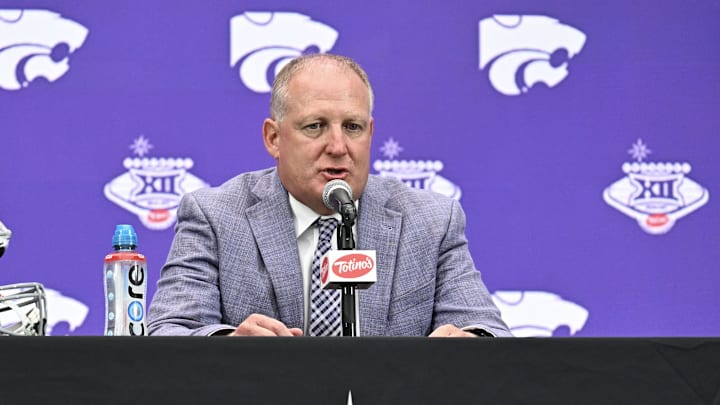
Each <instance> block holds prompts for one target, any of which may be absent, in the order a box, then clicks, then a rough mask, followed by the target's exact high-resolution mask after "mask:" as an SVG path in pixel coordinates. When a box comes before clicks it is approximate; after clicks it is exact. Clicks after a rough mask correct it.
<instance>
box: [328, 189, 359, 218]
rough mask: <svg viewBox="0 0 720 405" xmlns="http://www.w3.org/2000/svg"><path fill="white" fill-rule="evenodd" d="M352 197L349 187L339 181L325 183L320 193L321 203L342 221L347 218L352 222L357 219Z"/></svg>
mask: <svg viewBox="0 0 720 405" xmlns="http://www.w3.org/2000/svg"><path fill="white" fill-rule="evenodd" d="M352 197H353V194H352V189H351V188H350V185H349V184H348V183H347V182H346V181H344V180H340V179H335V180H330V181H329V182H327V184H325V188H324V189H323V193H322V199H323V203H324V204H325V206H326V207H328V208H329V209H331V210H333V211H335V212H337V213H339V214H340V215H342V217H343V220H345V219H346V218H347V219H349V220H351V221H354V220H355V218H356V217H357V210H356V209H355V203H354V202H353V198H352Z"/></svg>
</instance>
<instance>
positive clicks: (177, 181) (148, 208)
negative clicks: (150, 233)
mask: <svg viewBox="0 0 720 405" xmlns="http://www.w3.org/2000/svg"><path fill="white" fill-rule="evenodd" d="M130 148H131V149H132V150H133V151H134V152H135V154H136V155H139V156H141V158H127V159H125V161H124V162H123V165H124V166H125V168H126V169H128V171H127V172H126V173H124V174H122V175H120V176H118V177H116V178H114V179H113V180H112V181H110V182H109V183H108V184H106V185H105V197H107V199H108V200H110V201H112V202H114V203H115V204H117V205H119V206H121V207H123V208H125V209H126V210H128V211H130V212H132V213H134V214H136V215H137V216H138V218H139V219H140V222H142V224H143V225H145V226H146V227H147V228H149V229H153V230H162V229H167V228H169V227H170V226H172V224H173V223H174V222H175V219H176V218H177V207H178V204H180V198H182V196H183V195H184V194H185V193H189V192H191V191H194V190H197V189H199V188H202V187H207V186H208V185H207V184H206V183H205V182H204V181H202V180H201V179H200V178H198V177H196V176H194V175H192V174H191V173H190V172H188V170H190V169H191V168H192V167H193V161H192V159H190V158H159V159H158V158H145V157H142V156H144V155H145V154H146V153H148V152H149V151H150V149H152V148H153V146H152V145H151V144H150V142H148V140H147V139H146V138H145V137H144V136H140V137H138V138H137V139H135V141H134V142H133V144H132V145H130Z"/></svg>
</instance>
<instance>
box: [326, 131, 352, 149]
mask: <svg viewBox="0 0 720 405" xmlns="http://www.w3.org/2000/svg"><path fill="white" fill-rule="evenodd" d="M346 141H347V139H346V137H345V133H344V132H343V128H342V126H341V125H332V126H331V127H330V130H329V131H328V143H327V146H326V147H325V149H326V151H327V153H329V154H331V155H344V154H345V153H347V144H346Z"/></svg>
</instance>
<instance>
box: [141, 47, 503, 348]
mask: <svg viewBox="0 0 720 405" xmlns="http://www.w3.org/2000/svg"><path fill="white" fill-rule="evenodd" d="M372 109H373V93H372V88H371V86H370V82H369V80H368V78H367V75H366V73H365V72H364V71H363V70H362V68H360V66H359V65H357V64H356V63H355V62H354V61H352V60H351V59H349V58H345V57H341V56H336V55H329V54H317V55H308V56H303V57H300V58H297V59H295V60H293V61H291V62H290V63H289V64H288V65H287V66H285V67H284V68H283V69H282V71H281V72H280V73H279V74H278V76H277V78H276V80H275V83H274V85H273V91H272V95H271V118H268V119H266V120H265V122H264V123H263V140H264V143H265V147H266V149H267V151H268V153H270V155H271V156H272V157H273V158H274V159H275V160H276V161H277V166H276V167H275V168H271V169H266V170H261V171H256V172H251V173H245V174H241V175H239V176H237V177H235V178H233V179H231V180H229V181H228V182H226V183H225V184H223V185H221V186H219V187H216V188H209V189H202V190H198V191H196V192H193V193H190V194H188V195H185V196H184V198H183V199H182V202H181V203H180V207H179V209H178V223H177V226H176V234H175V239H174V241H173V245H172V249H171V251H170V254H169V257H168V260H167V263H166V264H165V266H164V267H163V269H162V274H161V277H160V280H159V281H158V289H157V292H156V294H155V296H154V298H153V300H152V304H151V306H150V309H149V313H148V329H149V333H150V334H153V335H239V336H300V335H308V334H314V333H310V332H311V328H310V327H309V321H308V319H310V318H311V312H312V309H311V308H313V306H314V303H312V304H311V303H310V301H311V300H310V294H311V293H310V290H311V281H310V279H311V272H312V269H311V262H312V260H313V257H312V256H313V251H314V250H315V244H316V243H317V241H318V235H319V233H320V231H319V230H318V227H317V226H316V223H317V220H318V218H329V217H334V216H337V214H335V213H334V212H333V211H332V210H329V209H328V208H327V207H326V206H325V205H324V203H323V201H322V191H323V188H324V187H325V185H326V184H327V182H328V181H330V180H333V179H342V180H344V181H346V182H347V183H348V184H349V185H350V187H351V188H352V191H353V195H354V198H356V199H357V200H356V205H357V207H358V217H357V223H356V226H355V227H354V229H353V233H354V234H355V235H356V239H357V243H358V248H359V249H368V250H376V251H377V260H376V266H377V282H376V283H375V284H374V285H372V286H371V287H370V288H369V289H367V290H362V291H359V292H358V298H359V313H360V318H359V319H358V321H357V322H358V328H359V331H360V335H363V336H371V335H380V336H428V335H429V336H433V337H434V336H465V337H470V336H477V335H481V336H483V335H485V336H511V335H510V332H509V330H508V328H507V326H506V325H505V323H504V322H503V321H502V319H501V318H500V313H499V311H498V309H497V308H496V307H495V305H494V304H493V302H492V300H491V298H490V294H489V293H488V291H487V289H486V288H485V285H484V284H483V282H482V280H481V277H480V273H479V272H478V271H477V270H476V269H475V266H474V264H473V261H472V257H471V256H470V252H469V250H468V246H467V239H466V237H465V233H464V231H465V214H464V212H463V210H462V208H461V207H460V205H459V203H458V202H457V201H455V200H452V199H449V198H446V197H444V196H441V195H439V194H436V193H433V192H430V191H421V190H414V189H411V188H409V187H407V186H405V185H404V184H402V183H401V182H400V181H398V180H397V179H392V178H386V177H379V176H370V175H369V171H370V144H371V140H372V135H373V118H372ZM333 240H334V238H333ZM331 334H335V333H331Z"/></svg>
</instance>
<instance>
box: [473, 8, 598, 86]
mask: <svg viewBox="0 0 720 405" xmlns="http://www.w3.org/2000/svg"><path fill="white" fill-rule="evenodd" d="M479 26H480V28H479V31H480V32H479V35H480V69H484V70H487V73H488V77H489V79H490V83H491V84H492V86H493V87H494V88H495V90H497V91H499V92H500V93H502V94H504V95H506V96H518V95H521V94H523V93H527V91H528V90H530V88H531V87H533V85H535V84H537V83H544V84H545V85H546V86H548V87H555V86H557V85H558V84H559V83H560V82H561V81H563V80H564V79H565V78H566V77H567V75H568V64H569V63H570V59H572V58H573V57H574V56H575V55H577V54H578V53H579V52H580V50H582V48H583V46H584V45H585V38H586V37H585V34H583V33H582V32H580V31H579V30H577V29H575V28H573V27H571V26H569V25H565V24H561V23H560V22H559V21H558V20H556V19H554V18H551V17H545V16H542V15H495V16H493V17H488V18H485V19H483V20H480V23H479Z"/></svg>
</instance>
